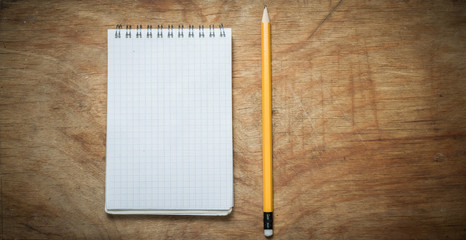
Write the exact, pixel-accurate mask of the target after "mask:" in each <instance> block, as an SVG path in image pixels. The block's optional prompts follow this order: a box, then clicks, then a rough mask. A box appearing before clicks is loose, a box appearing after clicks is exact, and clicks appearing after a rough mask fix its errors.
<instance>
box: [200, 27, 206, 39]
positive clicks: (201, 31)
mask: <svg viewBox="0 0 466 240" xmlns="http://www.w3.org/2000/svg"><path fill="white" fill-rule="evenodd" d="M204 36H205V35H204V25H202V30H201V25H199V38H201V37H204Z"/></svg>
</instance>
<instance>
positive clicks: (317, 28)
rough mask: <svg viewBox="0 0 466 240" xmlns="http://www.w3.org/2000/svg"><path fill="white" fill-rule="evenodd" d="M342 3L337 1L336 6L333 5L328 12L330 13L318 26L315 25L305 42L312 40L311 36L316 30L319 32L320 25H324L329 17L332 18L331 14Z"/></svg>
mask: <svg viewBox="0 0 466 240" xmlns="http://www.w3.org/2000/svg"><path fill="white" fill-rule="evenodd" d="M342 2H343V0H340V1H338V3H337V5H335V7H334V8H332V10H330V12H329V13H328V14H327V16H325V18H324V19H322V21H321V22H320V23H319V25H317V27H316V28H315V29H314V31H312V32H311V35H309V37H308V38H307V39H306V40H309V39H311V38H312V36H314V34H315V33H316V32H317V30H319V29H320V27H322V25H324V23H325V22H326V21H327V19H329V18H330V16H332V14H333V12H335V10H336V9H337V8H338V7H339V6H340V5H341V3H342Z"/></svg>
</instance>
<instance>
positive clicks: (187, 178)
mask: <svg viewBox="0 0 466 240" xmlns="http://www.w3.org/2000/svg"><path fill="white" fill-rule="evenodd" d="M225 30H226V32H227V37H223V38H222V37H218V36H219V35H216V36H217V37H214V38H209V37H206V38H179V39H178V38H166V36H167V35H168V34H167V30H166V29H165V30H164V33H163V35H164V38H152V39H151V38H147V39H146V38H134V39H126V38H121V39H114V38H111V37H110V36H113V35H112V33H113V34H114V32H111V31H109V46H108V52H109V58H112V59H109V61H108V62H109V68H108V69H109V74H108V76H109V79H108V88H109V91H108V94H109V96H108V118H107V125H108V126H107V177H106V179H107V180H106V185H107V187H106V205H107V208H109V209H135V210H138V209H139V210H143V209H186V210H189V209H197V210H199V209H211V210H213V209H223V210H227V209H229V208H230V207H231V206H232V205H233V202H232V201H233V195H232V194H233V185H232V184H233V170H232V166H233V164H232V148H231V147H232V136H231V131H232V128H231V122H232V118H231V111H232V109H231V107H232V104H231V90H232V89H231V31H230V30H229V29H225ZM133 31H136V30H133ZM186 31H187V30H186ZM216 31H219V30H218V29H216ZM132 36H135V32H133V33H132ZM185 36H187V32H185ZM195 36H197V35H196V34H195Z"/></svg>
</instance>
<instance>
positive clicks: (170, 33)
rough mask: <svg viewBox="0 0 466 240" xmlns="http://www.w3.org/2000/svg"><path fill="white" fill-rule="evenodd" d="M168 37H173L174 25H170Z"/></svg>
mask: <svg viewBox="0 0 466 240" xmlns="http://www.w3.org/2000/svg"><path fill="white" fill-rule="evenodd" d="M168 38H173V25H168Z"/></svg>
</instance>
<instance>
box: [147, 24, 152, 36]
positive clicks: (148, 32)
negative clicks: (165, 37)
mask: <svg viewBox="0 0 466 240" xmlns="http://www.w3.org/2000/svg"><path fill="white" fill-rule="evenodd" d="M147 38H152V25H147Z"/></svg>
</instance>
